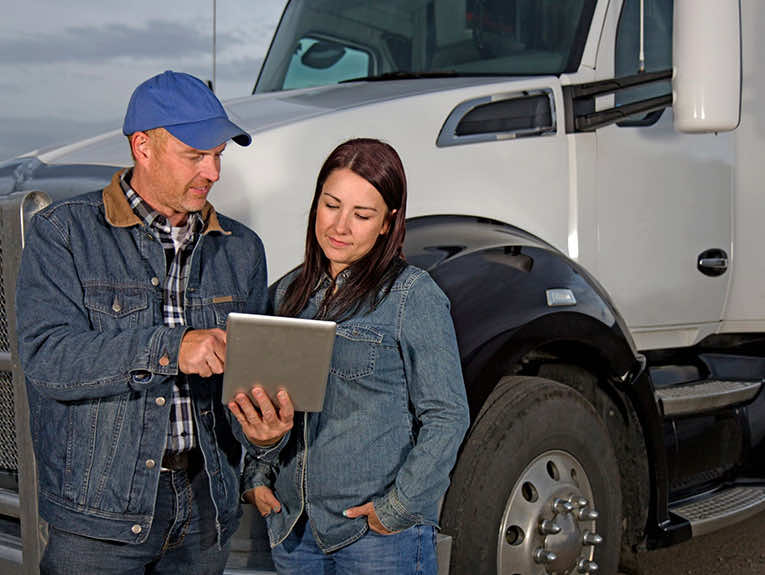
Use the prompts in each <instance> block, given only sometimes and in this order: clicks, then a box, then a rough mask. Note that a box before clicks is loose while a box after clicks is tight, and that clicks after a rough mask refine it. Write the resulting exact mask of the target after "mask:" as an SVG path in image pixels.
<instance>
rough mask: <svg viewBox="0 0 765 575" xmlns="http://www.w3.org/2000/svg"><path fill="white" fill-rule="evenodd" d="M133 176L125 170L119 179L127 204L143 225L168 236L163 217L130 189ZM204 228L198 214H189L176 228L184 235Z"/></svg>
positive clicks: (169, 226) (130, 171)
mask: <svg viewBox="0 0 765 575" xmlns="http://www.w3.org/2000/svg"><path fill="white" fill-rule="evenodd" d="M132 175H133V170H132V169H131V170H127V171H125V172H124V173H123V174H122V177H120V187H121V188H122V191H123V192H124V193H125V197H126V198H127V201H128V204H130V207H131V208H132V209H133V213H135V215H136V216H138V217H139V218H140V219H141V221H142V222H143V223H144V225H146V226H148V227H150V228H154V229H156V230H159V231H160V232H161V233H164V234H168V235H169V234H170V233H171V228H172V226H171V225H170V222H169V221H168V220H167V218H166V217H165V216H163V215H162V214H160V213H159V212H158V211H156V210H155V209H154V208H152V207H151V206H150V205H149V204H148V202H146V200H144V199H143V198H142V197H141V196H139V195H138V193H137V192H136V191H135V190H134V189H133V188H132V187H130V183H129V182H130V176H132ZM203 226H204V222H203V221H202V216H200V214H199V212H191V213H189V215H188V217H187V218H186V223H185V224H183V225H182V226H177V227H180V228H184V229H186V230H187V232H186V233H189V232H190V233H197V232H199V230H201V229H202V227H203Z"/></svg>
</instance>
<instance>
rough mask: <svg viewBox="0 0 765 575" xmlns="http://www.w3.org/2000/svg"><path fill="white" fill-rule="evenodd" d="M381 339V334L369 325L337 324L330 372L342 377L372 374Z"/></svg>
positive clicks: (353, 377)
mask: <svg viewBox="0 0 765 575" xmlns="http://www.w3.org/2000/svg"><path fill="white" fill-rule="evenodd" d="M382 341H383V334H382V333H380V332H379V331H377V330H375V329H373V328H371V327H369V326H365V325H358V324H355V325H354V324H343V325H338V326H337V331H336V336H335V348H334V350H333V352H332V364H331V366H330V369H329V371H330V373H332V374H333V375H336V376H338V377H341V378H343V379H358V378H360V377H368V376H370V375H372V374H373V373H374V371H375V360H376V359H377V353H378V347H379V346H380V344H382Z"/></svg>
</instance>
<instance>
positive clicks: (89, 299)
mask: <svg viewBox="0 0 765 575" xmlns="http://www.w3.org/2000/svg"><path fill="white" fill-rule="evenodd" d="M84 300H85V301H84V303H85V308H86V309H87V310H88V315H89V316H90V323H91V325H92V326H93V328H94V329H95V330H97V331H107V330H110V329H129V328H134V327H137V326H139V325H141V319H142V317H141V316H142V314H143V315H145V314H147V313H148V311H147V310H148V308H149V296H148V294H147V293H146V291H145V290H142V289H138V288H125V287H119V286H109V285H93V286H85V291H84Z"/></svg>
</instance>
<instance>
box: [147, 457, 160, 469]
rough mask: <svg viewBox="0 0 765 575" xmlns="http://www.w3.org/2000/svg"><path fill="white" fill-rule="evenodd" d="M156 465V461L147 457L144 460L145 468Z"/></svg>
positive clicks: (151, 467)
mask: <svg viewBox="0 0 765 575" xmlns="http://www.w3.org/2000/svg"><path fill="white" fill-rule="evenodd" d="M155 465H157V462H156V461H154V460H153V459H147V460H146V468H147V469H154V466H155Z"/></svg>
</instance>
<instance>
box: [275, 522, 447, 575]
mask: <svg viewBox="0 0 765 575" xmlns="http://www.w3.org/2000/svg"><path fill="white" fill-rule="evenodd" d="M271 557H272V558H273V560H274V565H276V570H277V572H279V573H280V574H283V575H378V574H379V575H392V574H394V573H395V575H436V573H437V572H438V565H437V563H436V533H435V529H434V528H433V527H431V526H429V525H415V526H414V527H410V528H409V529H405V530H404V531H400V532H398V533H394V534H393V535H379V534H377V533H375V532H374V531H371V530H370V531H367V532H366V533H365V534H364V535H363V536H362V537H361V539H358V540H356V541H354V542H353V543H351V544H350V545H346V546H345V547H342V548H340V549H338V550H337V551H333V552H332V553H329V554H325V553H324V552H322V551H321V549H319V547H318V545H317V544H316V540H315V539H314V537H313V533H312V531H311V526H310V524H309V523H308V522H307V521H306V519H305V515H303V518H301V519H300V520H299V521H298V523H297V525H295V527H294V528H293V529H292V531H291V532H290V534H289V535H288V536H287V538H286V539H285V540H284V541H282V542H281V543H280V544H279V545H277V546H276V547H274V548H273V549H272V550H271Z"/></svg>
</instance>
